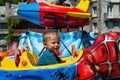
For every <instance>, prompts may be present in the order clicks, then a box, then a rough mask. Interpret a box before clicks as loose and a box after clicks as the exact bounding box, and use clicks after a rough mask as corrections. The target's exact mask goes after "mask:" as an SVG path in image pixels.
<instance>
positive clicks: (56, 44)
mask: <svg viewBox="0 0 120 80" xmlns="http://www.w3.org/2000/svg"><path fill="white" fill-rule="evenodd" d="M43 45H44V47H45V48H46V51H44V52H43V53H42V54H41V56H40V58H39V60H38V62H37V66H38V65H50V64H57V63H61V62H64V61H62V60H61V59H60V58H59V57H58V56H60V55H61V53H60V52H59V48H60V36H59V34H58V33H56V32H54V31H48V32H46V33H44V34H43Z"/></svg>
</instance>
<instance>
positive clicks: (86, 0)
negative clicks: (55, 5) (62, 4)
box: [76, 0, 90, 11]
mask: <svg viewBox="0 0 120 80" xmlns="http://www.w3.org/2000/svg"><path fill="white" fill-rule="evenodd" d="M89 6H90V0H80V2H79V3H78V4H77V6H76V8H78V9H80V10H83V11H88V8H89Z"/></svg>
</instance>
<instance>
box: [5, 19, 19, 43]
mask: <svg viewBox="0 0 120 80" xmlns="http://www.w3.org/2000/svg"><path fill="white" fill-rule="evenodd" d="M7 21H8V29H9V35H8V36H7V37H5V40H7V41H8V42H9V43H12V42H13V41H16V40H18V38H19V37H20V35H19V34H15V33H14V29H13V28H15V27H16V26H17V25H18V24H19V22H20V20H17V19H10V18H8V19H7Z"/></svg>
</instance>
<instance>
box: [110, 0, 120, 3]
mask: <svg viewBox="0 0 120 80" xmlns="http://www.w3.org/2000/svg"><path fill="white" fill-rule="evenodd" d="M110 2H111V3H120V0H110Z"/></svg>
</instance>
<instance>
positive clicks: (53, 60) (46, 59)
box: [37, 50, 61, 66]
mask: <svg viewBox="0 0 120 80" xmlns="http://www.w3.org/2000/svg"><path fill="white" fill-rule="evenodd" d="M59 62H61V59H60V58H59V57H58V56H56V55H55V54H53V53H51V52H50V51H48V50H46V51H45V52H43V54H41V56H40V58H39V60H38V62H37V66H39V65H50V64H57V63H59Z"/></svg>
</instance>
